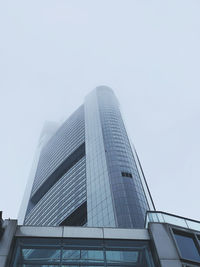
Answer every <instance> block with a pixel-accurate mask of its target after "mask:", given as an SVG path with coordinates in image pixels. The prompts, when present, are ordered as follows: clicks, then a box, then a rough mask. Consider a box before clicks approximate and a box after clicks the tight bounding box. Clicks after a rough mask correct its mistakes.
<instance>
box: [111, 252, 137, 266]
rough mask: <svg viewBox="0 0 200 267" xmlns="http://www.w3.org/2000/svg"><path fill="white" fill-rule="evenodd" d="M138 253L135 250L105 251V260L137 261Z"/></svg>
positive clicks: (112, 261)
mask: <svg viewBox="0 0 200 267" xmlns="http://www.w3.org/2000/svg"><path fill="white" fill-rule="evenodd" d="M138 255H139V253H138V252H137V251H106V259H107V262H111V263H114V262H116V263H117V262H132V263H134V262H137V261H138Z"/></svg>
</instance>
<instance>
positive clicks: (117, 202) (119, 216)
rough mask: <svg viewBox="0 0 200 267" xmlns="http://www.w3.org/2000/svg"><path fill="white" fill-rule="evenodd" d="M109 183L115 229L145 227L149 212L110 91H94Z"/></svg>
mask: <svg viewBox="0 0 200 267" xmlns="http://www.w3.org/2000/svg"><path fill="white" fill-rule="evenodd" d="M97 96H98V102H99V110H100V119H101V125H102V131H103V139H104V147H105V152H106V153H105V154H106V160H107V166H108V173H109V180H110V186H111V192H112V197H113V203H114V210H115V213H116V220H117V226H118V227H123V228H140V227H142V226H144V221H145V214H146V211H147V210H148V209H149V206H148V203H147V200H146V197H145V193H144V189H143V186H142V183H141V179H140V176H139V172H138V169H137V165H136V162H135V159H134V156H133V152H132V149H131V145H130V143H129V139H128V136H127V133H126V130H125V127H124V123H123V120H122V117H121V113H120V110H119V104H118V101H117V99H116V97H115V96H114V93H113V91H112V90H108V89H107V88H104V87H103V88H102V87H101V88H99V90H97Z"/></svg>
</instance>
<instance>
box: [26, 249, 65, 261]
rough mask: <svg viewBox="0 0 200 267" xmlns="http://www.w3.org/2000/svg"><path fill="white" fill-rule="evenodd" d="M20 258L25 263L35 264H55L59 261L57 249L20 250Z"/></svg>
mask: <svg viewBox="0 0 200 267" xmlns="http://www.w3.org/2000/svg"><path fill="white" fill-rule="evenodd" d="M22 258H23V260H26V261H31V262H37V261H38V260H40V261H45V262H57V261H59V260H60V250H59V249H50V248H48V249H42V248H40V249H22Z"/></svg>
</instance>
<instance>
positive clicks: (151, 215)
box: [145, 211, 200, 231]
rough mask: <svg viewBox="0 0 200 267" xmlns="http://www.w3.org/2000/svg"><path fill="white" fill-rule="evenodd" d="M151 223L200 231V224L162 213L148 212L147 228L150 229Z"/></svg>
mask: <svg viewBox="0 0 200 267" xmlns="http://www.w3.org/2000/svg"><path fill="white" fill-rule="evenodd" d="M150 222H158V223H168V224H173V225H177V226H181V227H184V228H188V229H192V230H196V231H200V222H199V221H196V220H192V219H188V218H184V217H181V216H177V215H174V214H170V213H166V212H162V211H147V213H146V220H145V227H146V228H148V224H149V223H150Z"/></svg>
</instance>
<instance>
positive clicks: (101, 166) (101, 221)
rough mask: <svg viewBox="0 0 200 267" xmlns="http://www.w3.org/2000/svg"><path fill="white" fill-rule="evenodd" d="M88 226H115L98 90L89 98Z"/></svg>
mask: <svg viewBox="0 0 200 267" xmlns="http://www.w3.org/2000/svg"><path fill="white" fill-rule="evenodd" d="M85 129H86V133H85V135H86V136H85V138H86V141H85V142H86V172H87V205H88V206H87V210H88V226H104V227H107V226H112V227H115V226H116V224H115V217H114V210H113V203H112V197H111V190H110V183H109V178H108V170H107V164H106V157H105V149H104V143H103V136H102V128H101V122H100V117H99V110H98V103H97V96H96V91H93V92H92V93H91V94H90V95H89V96H87V98H86V101H85Z"/></svg>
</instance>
